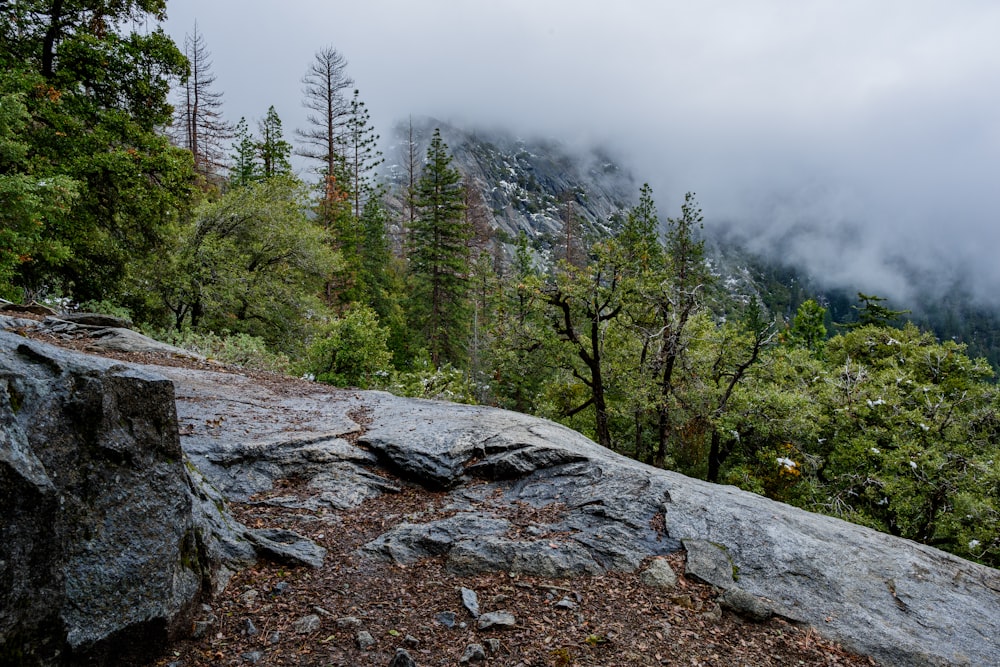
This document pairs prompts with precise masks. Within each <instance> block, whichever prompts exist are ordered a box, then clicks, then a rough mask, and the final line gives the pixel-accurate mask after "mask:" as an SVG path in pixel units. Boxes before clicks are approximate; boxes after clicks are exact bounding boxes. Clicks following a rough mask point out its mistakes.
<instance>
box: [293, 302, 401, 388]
mask: <svg viewBox="0 0 1000 667" xmlns="http://www.w3.org/2000/svg"><path fill="white" fill-rule="evenodd" d="M388 338H389V332H388V330H386V329H385V328H383V327H382V326H380V325H379V321H378V315H377V314H376V313H375V311H374V310H372V309H371V308H369V307H367V306H363V305H358V306H355V307H353V308H350V309H349V310H348V311H347V312H346V313H344V315H343V316H341V317H338V318H336V319H334V320H333V321H332V322H331V323H330V324H329V325H327V326H326V327H324V328H323V330H322V331H321V332H320V333H319V334H318V335H317V336H316V337H315V338H314V339H313V342H312V343H311V344H310V345H309V347H308V349H307V350H306V353H305V358H304V359H303V361H302V363H301V364H300V365H299V370H300V372H302V373H305V374H308V375H310V376H312V377H314V378H315V379H316V380H318V381H319V382H327V383H329V384H333V385H336V386H338V387H360V388H361V389H369V388H371V387H374V386H378V385H381V384H385V381H386V380H387V379H388V377H389V371H390V370H391V363H392V353H391V352H390V351H389V348H388Z"/></svg>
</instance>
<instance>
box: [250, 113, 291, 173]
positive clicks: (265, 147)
mask: <svg viewBox="0 0 1000 667" xmlns="http://www.w3.org/2000/svg"><path fill="white" fill-rule="evenodd" d="M258 129H259V131H260V139H259V140H258V141H257V144H256V146H257V153H258V155H259V157H260V172H261V175H262V176H263V177H264V178H271V177H273V176H291V174H292V163H291V157H292V145H291V144H290V143H288V142H287V141H285V135H284V132H283V131H282V129H281V118H279V117H278V112H277V111H275V109H274V105H271V106H270V107H269V108H268V110H267V115H266V116H264V118H263V120H261V121H260V123H259V128H258Z"/></svg>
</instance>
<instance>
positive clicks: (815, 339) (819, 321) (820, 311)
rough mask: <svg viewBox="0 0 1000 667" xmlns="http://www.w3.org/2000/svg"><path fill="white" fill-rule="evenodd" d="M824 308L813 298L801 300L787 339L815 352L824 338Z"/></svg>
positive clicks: (821, 344)
mask: <svg viewBox="0 0 1000 667" xmlns="http://www.w3.org/2000/svg"><path fill="white" fill-rule="evenodd" d="M825 318H826V308H824V307H823V306H821V305H819V304H818V303H816V301H815V300H813V299H808V300H806V301H803V302H802V305H800V306H799V308H798V310H797V311H796V312H795V318H794V319H793V320H792V326H791V329H790V330H789V332H788V338H789V341H790V342H792V343H795V344H797V345H801V346H803V347H805V348H806V349H808V350H810V351H811V352H817V351H819V349H820V348H821V347H822V346H823V342H824V341H825V340H826V333H827V332H826V325H825V324H824V323H823V320H824V319H825Z"/></svg>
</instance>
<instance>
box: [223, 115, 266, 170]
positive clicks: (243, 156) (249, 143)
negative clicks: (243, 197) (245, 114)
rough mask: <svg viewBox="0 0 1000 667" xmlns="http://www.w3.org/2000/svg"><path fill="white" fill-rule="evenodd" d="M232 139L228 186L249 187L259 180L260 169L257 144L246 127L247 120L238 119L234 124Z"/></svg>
mask: <svg viewBox="0 0 1000 667" xmlns="http://www.w3.org/2000/svg"><path fill="white" fill-rule="evenodd" d="M234 134H235V136H234V139H233V152H232V154H231V155H230V157H229V161H230V165H229V184H230V185H231V186H234V187H243V186H247V185H250V184H251V183H253V182H254V181H258V180H260V177H261V167H260V159H259V157H260V156H259V154H258V151H257V142H256V141H255V140H254V138H253V135H252V134H251V133H250V128H249V127H247V119H246V118H240V121H239V122H238V123H236V131H235V133H234Z"/></svg>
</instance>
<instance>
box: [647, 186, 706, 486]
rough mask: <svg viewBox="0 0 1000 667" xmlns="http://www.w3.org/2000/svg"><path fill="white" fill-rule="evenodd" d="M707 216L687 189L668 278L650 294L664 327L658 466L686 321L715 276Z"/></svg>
mask: <svg viewBox="0 0 1000 667" xmlns="http://www.w3.org/2000/svg"><path fill="white" fill-rule="evenodd" d="M703 219H704V218H703V216H702V213H701V208H700V207H699V206H698V203H697V201H696V200H695V198H694V193H693V192H688V193H687V194H686V195H685V196H684V204H682V205H681V216H680V217H679V218H669V219H668V220H667V247H666V250H667V261H666V265H665V271H666V274H665V276H664V280H662V281H659V282H658V283H657V284H656V285H653V286H652V288H653V289H652V291H651V293H650V294H649V297H650V298H651V300H652V302H653V303H654V304H656V309H657V317H658V320H659V321H658V324H659V326H660V327H661V329H660V331H661V333H660V334H659V336H658V340H657V349H656V351H655V357H654V361H653V371H654V373H655V375H656V377H657V382H658V383H659V389H658V393H659V395H658V397H657V399H656V411H657V445H656V453H655V454H654V456H653V461H652V462H653V463H654V464H655V465H658V466H663V465H664V463H665V462H666V459H667V453H668V449H669V443H670V438H671V434H672V433H673V431H674V428H675V427H676V425H675V424H674V423H673V422H672V421H671V409H672V405H673V403H674V398H675V396H674V393H675V391H674V390H675V386H674V385H675V381H676V378H675V376H674V373H675V372H676V371H677V369H678V363H679V361H680V360H681V359H682V357H683V356H684V354H685V350H686V348H687V345H688V338H687V336H686V334H687V331H686V329H687V325H688V322H689V321H690V320H691V318H692V317H693V316H694V315H695V314H696V313H697V312H698V310H699V309H700V308H701V307H702V301H703V292H704V288H705V286H706V285H707V284H708V283H709V282H710V281H711V274H709V272H708V269H707V268H706V267H705V242H704V241H703V240H698V238H697V234H698V232H699V230H700V229H701V227H702V221H703Z"/></svg>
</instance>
